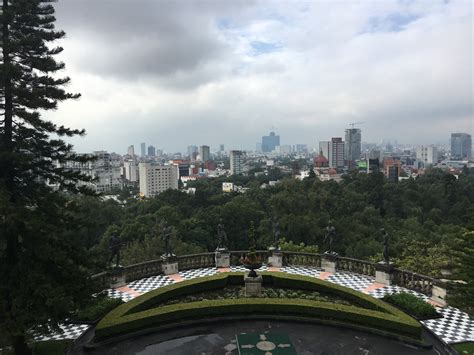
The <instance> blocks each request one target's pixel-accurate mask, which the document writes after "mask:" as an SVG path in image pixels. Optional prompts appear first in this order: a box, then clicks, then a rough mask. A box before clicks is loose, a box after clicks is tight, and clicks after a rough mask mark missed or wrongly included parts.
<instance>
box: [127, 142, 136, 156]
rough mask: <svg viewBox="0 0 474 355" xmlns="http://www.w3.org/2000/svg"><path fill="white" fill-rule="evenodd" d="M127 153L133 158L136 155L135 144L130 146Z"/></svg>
mask: <svg viewBox="0 0 474 355" xmlns="http://www.w3.org/2000/svg"><path fill="white" fill-rule="evenodd" d="M127 154H128V155H130V156H131V157H132V158H133V157H134V156H135V147H134V146H133V145H130V146H128V149H127Z"/></svg>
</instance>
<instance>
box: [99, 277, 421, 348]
mask: <svg viewBox="0 0 474 355" xmlns="http://www.w3.org/2000/svg"><path fill="white" fill-rule="evenodd" d="M262 275H263V283H264V284H272V285H275V286H276V287H284V288H295V289H302V290H313V291H320V292H324V293H332V294H337V295H338V296H339V297H343V298H345V299H348V300H350V301H352V302H354V303H356V304H357V305H359V306H360V307H356V306H348V305H341V304H335V303H330V302H321V301H310V300H304V299H268V298H242V299H230V300H207V301H198V302H189V303H178V304H172V305H167V306H163V305H161V306H160V304H161V303H163V302H164V301H166V300H168V299H170V298H176V297H180V296H185V295H189V294H193V293H196V292H202V291H206V290H214V289H218V288H222V287H225V286H226V285H229V284H230V285H232V284H234V285H238V284H243V273H221V274H217V275H213V276H208V277H203V278H196V279H193V280H188V281H183V282H179V283H176V284H173V285H169V286H165V287H162V288H159V289H157V290H154V291H151V292H148V293H146V294H144V295H142V296H139V297H137V298H135V299H134V300H131V301H129V302H127V303H125V304H123V305H121V306H119V307H117V308H116V309H114V310H112V311H111V312H110V313H108V314H107V315H106V316H105V317H104V318H103V319H102V320H101V321H100V322H99V324H98V325H97V327H96V331H95V337H96V339H98V340H103V339H106V338H109V337H113V336H118V335H124V334H127V333H132V332H136V331H139V330H143V329H146V328H149V327H159V326H166V325H169V324H179V323H180V322H183V321H193V320H199V319H204V318H212V317H219V316H220V317H222V316H241V315H251V316H256V315H261V316H265V315H271V316H275V315H283V316H294V317H297V318H301V319H302V318H304V319H309V318H310V319H318V320H321V319H322V320H330V321H336V322H344V323H347V324H349V325H350V324H353V325H356V326H362V327H369V328H373V329H375V330H377V331H382V332H388V333H390V334H393V335H395V336H403V337H410V338H412V339H415V340H420V339H421V325H420V324H419V323H418V322H417V321H416V320H415V319H413V318H411V317H410V316H408V315H407V314H405V313H403V312H402V311H400V310H398V309H397V308H395V307H393V306H390V305H389V304H387V303H385V302H382V301H380V300H377V299H375V298H373V297H371V296H368V295H365V294H363V293H360V292H357V291H354V290H352V289H348V288H346V287H342V286H339V285H335V284H332V283H329V282H327V281H322V280H319V279H315V278H312V277H307V276H300V275H289V274H283V273H262Z"/></svg>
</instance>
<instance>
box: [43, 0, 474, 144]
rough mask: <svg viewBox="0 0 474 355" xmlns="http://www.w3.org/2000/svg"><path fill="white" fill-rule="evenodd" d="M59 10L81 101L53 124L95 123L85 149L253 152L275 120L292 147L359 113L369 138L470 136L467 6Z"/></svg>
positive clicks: (95, 6)
mask: <svg viewBox="0 0 474 355" xmlns="http://www.w3.org/2000/svg"><path fill="white" fill-rule="evenodd" d="M55 6H56V8H57V20H58V23H57V25H58V28H60V29H63V30H64V31H65V32H66V33H67V38H66V39H64V40H62V41H61V42H60V44H61V45H62V46H64V48H65V51H64V53H63V54H61V59H63V60H64V61H65V62H66V63H67V69H66V71H65V73H66V74H67V75H69V76H70V77H71V78H72V84H71V85H70V89H71V90H72V91H77V92H80V93H82V95H83V97H82V98H81V100H79V101H77V102H66V103H63V104H61V105H60V106H59V109H58V111H57V112H55V113H53V114H48V115H46V118H51V119H53V120H54V121H56V122H58V123H60V124H65V125H66V126H72V127H78V128H85V129H86V130H87V136H86V137H85V138H77V139H73V140H72V143H73V144H74V145H75V147H76V150H77V151H92V150H97V149H108V150H112V151H122V150H123V145H124V143H123V142H140V141H145V142H150V144H153V145H154V146H157V147H167V148H166V149H167V150H169V151H182V150H183V149H184V148H185V147H186V145H188V144H198V145H201V144H208V145H210V146H217V145H218V144H220V143H222V142H225V143H226V148H227V149H228V150H231V149H246V150H250V149H253V148H254V147H255V143H256V142H258V141H259V137H260V136H261V135H262V134H264V133H265V132H268V131H270V130H272V127H274V130H276V131H278V132H281V133H282V144H297V143H306V144H311V145H313V146H315V145H317V142H318V141H321V140H327V139H329V138H331V137H332V136H343V133H338V132H344V130H345V129H346V128H348V127H349V124H350V123H351V122H357V121H364V122H365V125H364V126H363V127H362V129H363V131H364V137H363V139H364V140H365V141H366V142H374V141H377V140H378V139H397V140H398V141H399V142H400V143H419V144H431V143H433V144H437V143H443V144H449V142H448V140H449V138H448V137H447V135H446V132H447V131H449V132H455V131H460V132H466V133H469V134H471V135H472V134H473V131H474V130H473V121H474V114H473V103H472V101H473V100H472V98H473V92H472V90H473V88H472V59H473V58H472V52H473V48H472V31H471V29H472V22H473V20H472V7H471V3H470V2H469V1H462V0H461V1H450V2H446V1H436V2H423V1H410V2H402V1H386V2H383V3H382V2H379V3H377V4H376V5H374V4H373V3H370V2H360V3H352V2H351V3H344V2H339V3H334V2H329V1H319V2H314V3H300V4H286V3H279V4H276V3H270V2H265V1H254V2H233V3H228V2H226V3H221V2H198V3H189V2H184V1H183V2H180V1H178V2H173V3H159V4H158V3H156V2H154V1H149V0H140V1H137V2H134V3H133V4H131V3H129V2H126V1H122V0H116V1H114V2H113V3H112V2H105V1H104V2H97V1H91V0H82V1H72V0H62V1H60V2H58V3H57V4H55ZM348 10H350V11H348ZM341 23H344V26H341ZM446 85H449V90H446ZM283 132H284V134H283ZM283 135H284V138H283Z"/></svg>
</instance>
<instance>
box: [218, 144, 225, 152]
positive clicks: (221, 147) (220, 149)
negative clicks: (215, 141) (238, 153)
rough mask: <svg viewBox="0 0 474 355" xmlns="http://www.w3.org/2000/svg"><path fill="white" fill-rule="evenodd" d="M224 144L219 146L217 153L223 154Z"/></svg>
mask: <svg viewBox="0 0 474 355" xmlns="http://www.w3.org/2000/svg"><path fill="white" fill-rule="evenodd" d="M224 148H225V147H224V144H221V145H219V152H221V153H224V150H225V149H224Z"/></svg>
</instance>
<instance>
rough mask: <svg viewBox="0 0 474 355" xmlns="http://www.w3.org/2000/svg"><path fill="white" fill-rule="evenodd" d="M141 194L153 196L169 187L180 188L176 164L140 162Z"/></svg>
mask: <svg viewBox="0 0 474 355" xmlns="http://www.w3.org/2000/svg"><path fill="white" fill-rule="evenodd" d="M139 176H140V194H141V195H142V196H145V197H153V196H156V195H158V194H159V193H161V192H163V191H166V190H168V189H173V190H177V189H178V167H177V166H176V165H158V164H155V163H140V164H139Z"/></svg>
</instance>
